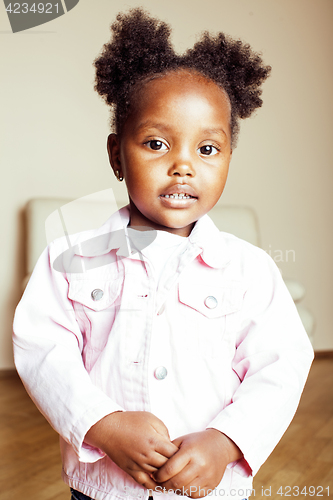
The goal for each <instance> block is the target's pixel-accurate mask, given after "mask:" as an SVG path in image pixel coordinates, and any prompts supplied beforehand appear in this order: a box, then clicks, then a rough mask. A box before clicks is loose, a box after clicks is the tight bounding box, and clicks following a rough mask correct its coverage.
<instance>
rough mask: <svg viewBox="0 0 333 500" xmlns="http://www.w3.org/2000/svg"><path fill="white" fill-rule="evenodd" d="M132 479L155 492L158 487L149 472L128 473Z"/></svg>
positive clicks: (136, 471)
mask: <svg viewBox="0 0 333 500" xmlns="http://www.w3.org/2000/svg"><path fill="white" fill-rule="evenodd" d="M128 472H129V474H130V475H131V476H132V478H133V479H134V480H135V481H136V482H137V483H138V484H141V485H142V486H144V487H145V488H147V489H148V490H154V489H155V488H156V487H157V486H158V485H157V484H156V483H155V481H154V480H153V479H152V478H151V477H150V475H149V474H148V473H147V472H144V471H143V470H135V471H128Z"/></svg>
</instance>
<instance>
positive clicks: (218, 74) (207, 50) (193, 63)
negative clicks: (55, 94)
mask: <svg viewBox="0 0 333 500" xmlns="http://www.w3.org/2000/svg"><path fill="white" fill-rule="evenodd" d="M111 31H112V37H111V41H110V42H109V43H106V44H105V45H104V47H103V50H102V53H101V55H100V56H99V57H98V58H97V59H96V60H95V61H94V65H95V67H96V85H95V90H96V91H97V92H98V93H99V94H100V95H101V96H103V97H104V99H105V101H106V102H107V104H109V105H110V106H112V108H113V119H112V124H113V126H115V130H116V132H117V133H118V134H121V131H122V128H123V125H124V123H125V121H126V119H127V117H128V115H129V112H130V108H131V105H132V104H133V97H134V95H135V91H138V90H139V89H140V88H141V86H142V85H144V84H145V83H146V82H147V81H149V80H151V79H153V78H156V77H159V76H162V75H164V74H166V73H168V72H170V71H177V70H180V69H187V70H189V71H191V72H196V73H200V74H201V75H204V76H205V77H206V78H208V79H209V80H212V81H213V82H215V83H216V84H217V85H218V86H219V87H221V88H223V89H224V91H225V92H226V93H227V95H228V97H229V100H230V104H231V124H230V126H231V138H232V145H233V146H235V143H236V139H237V134H238V130H239V119H240V118H247V117H249V116H250V115H251V114H252V113H253V111H254V110H255V109H256V108H258V107H260V106H261V105H262V100H261V98H260V95H261V92H262V91H261V88H260V86H261V84H262V82H264V81H265V80H266V78H267V77H268V75H269V74H270V71H271V67H270V66H265V65H264V63H263V61H262V59H261V57H260V56H259V55H258V54H256V53H255V52H253V51H252V49H251V47H250V46H249V45H248V44H244V43H243V42H241V41H240V40H233V39H232V38H230V37H229V36H227V35H225V34H224V33H218V34H217V35H216V36H212V35H210V34H209V33H207V32H205V33H204V34H203V36H202V39H201V40H200V41H199V42H197V43H196V44H195V45H194V47H193V48H192V49H188V50H187V51H186V52H185V54H183V55H181V56H180V55H177V54H176V53H175V52H174V49H173V47H172V46H171V43H170V40H169V37H170V28H169V26H168V25H167V24H166V23H164V22H162V21H159V20H158V19H154V18H152V17H150V16H149V15H148V14H147V13H146V12H145V11H144V10H143V9H141V8H136V9H131V10H130V11H129V13H128V14H123V13H120V14H118V16H117V18H116V21H115V22H114V23H113V24H112V25H111Z"/></svg>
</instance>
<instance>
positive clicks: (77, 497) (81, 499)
mask: <svg viewBox="0 0 333 500" xmlns="http://www.w3.org/2000/svg"><path fill="white" fill-rule="evenodd" d="M71 493H72V496H71V500H93V499H92V498H91V497H87V495H84V494H83V493H80V492H79V491H76V490H73V488H71Z"/></svg>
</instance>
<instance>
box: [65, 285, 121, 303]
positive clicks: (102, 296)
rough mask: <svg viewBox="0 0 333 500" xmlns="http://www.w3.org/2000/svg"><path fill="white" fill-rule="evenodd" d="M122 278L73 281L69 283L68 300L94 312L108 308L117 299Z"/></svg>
mask: <svg viewBox="0 0 333 500" xmlns="http://www.w3.org/2000/svg"><path fill="white" fill-rule="evenodd" d="M122 281H123V279H122V278H117V279H115V280H110V281H105V280H100V279H98V280H93V279H91V280H74V281H71V282H70V283H69V289H68V298H69V299H71V300H73V301H74V302H78V303H80V304H82V305H84V306H86V307H89V309H92V310H94V311H101V310H102V309H107V308H108V307H110V306H111V305H112V304H113V303H114V302H115V300H116V299H117V297H119V294H120V289H121V285H122Z"/></svg>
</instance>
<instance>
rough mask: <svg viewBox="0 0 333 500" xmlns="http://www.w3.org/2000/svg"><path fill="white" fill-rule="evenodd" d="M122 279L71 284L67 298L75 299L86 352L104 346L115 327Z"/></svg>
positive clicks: (78, 281)
mask: <svg viewBox="0 0 333 500" xmlns="http://www.w3.org/2000/svg"><path fill="white" fill-rule="evenodd" d="M122 283H123V278H116V279H110V280H103V279H87V280H74V281H72V282H70V283H69V289H68V298H69V299H71V300H72V301H73V307H74V311H75V316H76V320H77V322H78V324H79V327H80V330H81V332H82V335H83V342H84V345H83V353H84V355H86V353H87V350H89V349H93V350H97V351H101V350H103V349H104V347H105V345H106V343H107V341H108V338H109V335H110V332H111V330H112V327H113V324H114V321H115V318H116V314H117V310H118V306H119V305H120V297H121V292H122Z"/></svg>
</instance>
